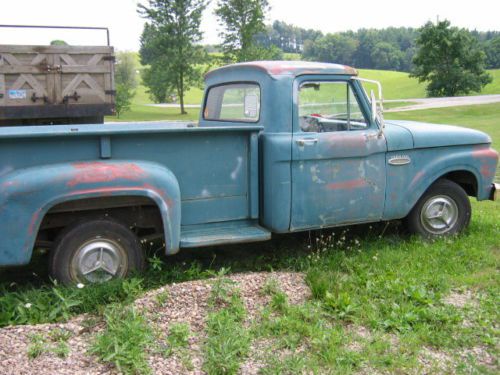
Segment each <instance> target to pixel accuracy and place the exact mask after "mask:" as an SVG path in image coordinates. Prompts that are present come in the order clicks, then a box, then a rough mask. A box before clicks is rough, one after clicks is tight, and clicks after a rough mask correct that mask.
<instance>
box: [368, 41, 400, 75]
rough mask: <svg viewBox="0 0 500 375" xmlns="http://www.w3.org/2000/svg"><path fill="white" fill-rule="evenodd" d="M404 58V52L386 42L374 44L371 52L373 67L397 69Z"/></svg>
mask: <svg viewBox="0 0 500 375" xmlns="http://www.w3.org/2000/svg"><path fill="white" fill-rule="evenodd" d="M404 58H405V54H404V53H403V52H401V51H400V50H399V49H398V48H396V47H394V46H393V45H392V44H390V43H387V42H379V43H377V44H375V47H373V50H372V53H371V60H372V61H373V67H374V68H375V69H385V70H390V69H392V70H399V69H400V68H401V66H402V64H403V61H404Z"/></svg>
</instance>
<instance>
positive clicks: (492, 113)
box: [384, 103, 500, 150]
mask: <svg viewBox="0 0 500 375" xmlns="http://www.w3.org/2000/svg"><path fill="white" fill-rule="evenodd" d="M384 117H385V118H387V119H394V120H415V121H423V122H430V123H436V124H453V125H459V126H465V127H471V128H474V129H478V130H481V131H484V132H486V133H488V134H489V135H490V136H491V138H492V140H493V147H495V148H496V149H497V150H499V149H500V104H498V103H494V104H484V105H471V106H461V107H448V108H434V109H427V110H418V111H407V112H391V113H387V114H385V116H384Z"/></svg>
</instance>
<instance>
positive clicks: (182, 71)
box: [116, 0, 500, 114]
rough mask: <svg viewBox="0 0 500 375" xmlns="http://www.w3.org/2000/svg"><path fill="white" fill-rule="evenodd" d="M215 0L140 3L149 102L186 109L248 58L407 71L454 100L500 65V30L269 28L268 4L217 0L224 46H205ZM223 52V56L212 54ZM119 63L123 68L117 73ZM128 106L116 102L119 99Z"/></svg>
mask: <svg viewBox="0 0 500 375" xmlns="http://www.w3.org/2000/svg"><path fill="white" fill-rule="evenodd" d="M209 1H210V0H149V1H147V3H146V4H142V5H141V4H140V5H138V14H139V16H141V17H143V18H144V19H146V24H145V26H144V30H143V32H142V35H141V39H140V45H141V47H140V51H139V55H140V60H141V63H142V65H144V66H145V68H144V69H143V74H142V77H141V78H142V82H143V84H144V85H145V86H146V87H147V88H148V92H149V94H150V96H151V97H152V99H153V100H154V101H156V102H165V101H167V100H168V99H169V98H171V97H172V96H175V97H176V98H178V100H179V104H180V110H181V113H183V114H184V113H186V111H185V109H184V95H185V92H186V91H187V90H188V89H189V88H190V87H193V86H195V85H199V84H200V83H201V82H202V76H203V74H204V73H205V72H206V71H207V70H208V69H210V68H211V67H213V66H217V65H222V64H225V63H232V62H242V61H251V60H281V59H285V58H290V56H287V55H285V54H291V53H293V54H297V56H293V58H295V59H304V60H313V61H320V62H335V63H340V64H345V65H352V66H354V67H357V68H368V69H385V70H399V71H406V72H410V73H411V75H412V76H414V77H417V78H418V79H419V80H420V81H421V82H427V83H428V85H427V92H428V95H429V96H444V95H446V96H453V95H457V94H467V93H469V92H471V91H480V90H481V88H482V87H483V86H484V85H486V84H487V83H489V82H491V76H490V75H489V74H488V73H487V72H485V70H484V69H485V68H500V32H498V31H490V32H479V31H475V30H474V31H468V30H465V29H460V28H456V27H452V26H451V25H450V23H449V22H448V21H442V22H438V23H436V24H433V23H431V22H428V23H427V24H425V25H424V26H422V27H421V28H419V29H415V28H406V27H388V28H385V29H381V30H376V29H359V30H357V31H347V32H339V33H328V34H324V33H322V32H321V31H318V30H313V29H304V28H301V27H297V26H294V25H290V24H287V23H285V22H282V21H275V22H274V23H273V24H272V25H266V24H265V18H266V14H267V12H268V11H269V9H270V7H269V3H268V1H267V0H213V1H217V3H216V9H215V15H216V17H217V20H218V23H219V28H220V30H221V31H220V34H219V36H220V38H221V40H222V42H221V44H220V45H218V46H202V45H201V41H202V37H203V33H202V31H201V30H200V24H201V18H202V15H203V13H204V12H205V11H206V8H207V5H208V3H209ZM214 52H218V53H214ZM120 62H122V63H121V64H122V65H123V67H122V68H120V66H119V65H120ZM130 63H131V62H130V59H126V58H125V56H121V57H120V58H119V61H118V67H117V68H118V69H117V72H120V74H118V75H117V81H116V82H117V87H118V88H119V90H117V91H121V93H120V94H117V109H118V108H119V109H120V111H121V110H127V109H128V108H129V107H130V101H131V98H132V96H133V93H134V89H135V86H136V84H137V83H136V82H133V83H132V84H128V83H127V80H126V77H128V72H133V71H134V69H133V68H131V64H130ZM119 99H120V100H121V99H123V100H124V101H125V103H121V104H120V105H118V104H119V103H118V100H119Z"/></svg>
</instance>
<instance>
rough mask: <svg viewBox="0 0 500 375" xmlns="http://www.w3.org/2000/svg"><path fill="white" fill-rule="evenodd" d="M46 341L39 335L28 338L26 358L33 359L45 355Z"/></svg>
mask: <svg viewBox="0 0 500 375" xmlns="http://www.w3.org/2000/svg"><path fill="white" fill-rule="evenodd" d="M46 344H47V343H46V340H45V338H44V337H43V336H42V335H41V334H34V335H32V336H30V344H29V345H28V351H27V353H28V357H29V358H30V359H34V358H37V357H39V356H40V355H42V354H43V353H45V351H46Z"/></svg>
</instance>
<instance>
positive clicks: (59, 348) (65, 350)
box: [52, 341, 69, 358]
mask: <svg viewBox="0 0 500 375" xmlns="http://www.w3.org/2000/svg"><path fill="white" fill-rule="evenodd" d="M52 352H53V353H54V354H55V355H57V356H58V357H60V358H66V357H67V356H68V354H69V346H68V344H67V343H66V342H64V341H59V342H58V343H57V344H56V345H55V346H54V347H53V348H52Z"/></svg>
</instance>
